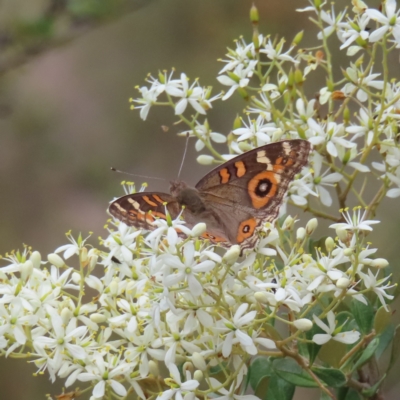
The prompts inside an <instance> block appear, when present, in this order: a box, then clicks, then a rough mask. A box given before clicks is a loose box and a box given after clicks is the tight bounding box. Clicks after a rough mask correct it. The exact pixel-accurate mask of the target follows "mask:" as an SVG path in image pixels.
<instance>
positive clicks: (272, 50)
mask: <svg viewBox="0 0 400 400" xmlns="http://www.w3.org/2000/svg"><path fill="white" fill-rule="evenodd" d="M283 44H284V41H283V40H281V41H280V42H279V43H278V44H277V45H275V47H274V45H273V44H272V42H271V39H269V40H268V43H266V44H265V46H264V47H263V48H261V49H260V53H264V54H266V55H267V57H268V58H269V59H270V60H280V61H290V62H292V63H294V64H298V63H299V61H297V60H295V59H294V58H293V57H291V56H290V55H289V53H290V52H291V51H292V50H293V47H291V48H290V49H289V50H288V51H287V52H286V53H282V50H283Z"/></svg>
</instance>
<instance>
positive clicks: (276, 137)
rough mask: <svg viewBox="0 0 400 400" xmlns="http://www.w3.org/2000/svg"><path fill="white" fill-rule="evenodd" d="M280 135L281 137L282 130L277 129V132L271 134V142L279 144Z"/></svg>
mask: <svg viewBox="0 0 400 400" xmlns="http://www.w3.org/2000/svg"><path fill="white" fill-rule="evenodd" d="M282 135H283V131H282V129H277V130H276V131H275V132H274V133H273V134H272V141H273V142H279V140H281V137H282Z"/></svg>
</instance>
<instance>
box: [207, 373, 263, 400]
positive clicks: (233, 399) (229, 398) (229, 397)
mask: <svg viewBox="0 0 400 400" xmlns="http://www.w3.org/2000/svg"><path fill="white" fill-rule="evenodd" d="M210 383H211V387H213V388H215V389H214V390H216V391H217V392H218V393H221V394H222V395H223V396H220V397H216V399H217V400H260V399H259V398H258V397H257V396H254V395H253V394H242V395H240V394H235V391H236V383H235V382H232V384H231V387H230V388H229V390H226V389H225V388H224V387H221V386H222V385H221V383H220V382H219V381H217V380H216V379H215V378H210ZM217 388H219V389H217Z"/></svg>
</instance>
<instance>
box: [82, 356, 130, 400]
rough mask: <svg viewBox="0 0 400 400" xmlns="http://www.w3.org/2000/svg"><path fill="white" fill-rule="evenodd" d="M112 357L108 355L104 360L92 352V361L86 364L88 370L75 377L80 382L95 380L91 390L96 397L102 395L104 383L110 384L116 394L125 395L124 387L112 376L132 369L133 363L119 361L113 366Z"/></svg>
mask: <svg viewBox="0 0 400 400" xmlns="http://www.w3.org/2000/svg"><path fill="white" fill-rule="evenodd" d="M112 358H113V357H112V356H111V355H109V360H108V361H107V362H106V361H104V358H103V356H101V355H100V354H94V355H93V360H92V363H90V364H88V365H87V366H86V370H87V371H89V372H82V373H80V374H78V376H77V379H78V380H80V381H82V382H88V381H97V383H96V385H95V386H94V388H93V392H92V394H93V396H94V397H95V398H96V399H98V398H102V397H103V396H104V394H105V389H106V385H110V387H111V388H112V390H113V391H114V392H115V393H116V394H117V395H118V396H126V395H127V391H126V389H125V387H124V386H123V385H122V384H121V383H120V382H118V381H117V380H116V379H113V378H116V377H118V376H120V375H123V374H125V373H127V372H128V371H130V370H132V369H133V367H134V365H135V364H132V363H125V362H122V361H120V362H119V363H117V367H115V368H114V364H115V362H114V360H112Z"/></svg>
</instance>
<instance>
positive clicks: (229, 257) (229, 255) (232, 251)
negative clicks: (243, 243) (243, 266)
mask: <svg viewBox="0 0 400 400" xmlns="http://www.w3.org/2000/svg"><path fill="white" fill-rule="evenodd" d="M239 256H240V246H239V245H238V244H234V245H233V246H231V247H230V248H229V249H228V250H227V251H226V253H225V254H224V256H223V257H222V259H223V260H224V261H225V262H226V263H227V264H233V263H234V262H235V261H236V260H237V259H238V257H239Z"/></svg>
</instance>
